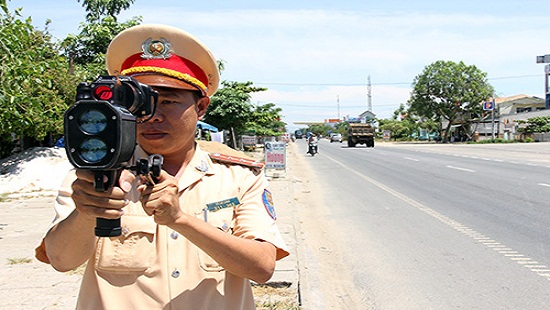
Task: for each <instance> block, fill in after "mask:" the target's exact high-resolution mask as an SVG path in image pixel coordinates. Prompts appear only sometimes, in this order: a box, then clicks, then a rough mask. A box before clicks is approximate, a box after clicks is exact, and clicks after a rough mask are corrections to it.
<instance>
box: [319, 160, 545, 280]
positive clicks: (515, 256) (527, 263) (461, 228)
mask: <svg viewBox="0 0 550 310" xmlns="http://www.w3.org/2000/svg"><path fill="white" fill-rule="evenodd" d="M325 158H328V159H329V160H331V161H333V162H335V163H336V164H338V165H340V166H342V168H344V169H346V170H348V171H349V172H350V173H353V174H355V175H357V176H358V177H360V178H362V179H364V180H365V181H367V182H369V183H371V184H372V185H374V186H376V187H378V188H380V189H381V190H383V191H385V192H386V193H388V194H390V195H392V196H394V197H396V198H398V199H401V200H403V201H404V202H406V203H408V204H409V205H411V206H413V207H415V208H417V209H418V210H419V211H422V212H424V213H426V214H428V215H430V216H431V217H433V218H434V219H437V220H439V221H441V222H442V223H444V224H446V225H448V226H449V227H451V228H452V229H454V230H456V231H457V232H460V233H462V234H463V235H465V236H467V237H469V238H471V239H472V240H474V241H476V242H477V243H479V244H482V245H483V246H486V247H487V248H491V247H493V246H499V248H498V249H495V248H494V250H497V251H498V250H500V251H498V253H499V254H501V255H502V257H505V258H507V259H510V260H512V261H514V262H516V263H518V264H520V265H522V266H524V267H526V268H529V270H530V271H532V272H534V273H536V274H537V275H539V276H542V277H550V274H549V273H547V272H546V271H539V270H541V269H545V268H546V266H545V265H541V264H540V263H539V262H537V261H534V260H532V259H531V258H529V257H526V256H525V255H523V254H521V253H519V252H517V251H514V250H512V249H511V248H509V247H507V246H506V245H504V244H502V243H500V242H498V241H496V240H494V239H492V238H489V237H487V236H485V235H483V234H482V233H479V232H477V231H475V230H474V229H471V228H469V227H468V226H466V225H464V224H461V223H459V222H457V221H455V220H453V219H451V218H450V217H448V216H446V215H443V214H441V213H439V212H437V211H435V210H434V209H432V208H430V207H427V206H425V205H423V204H421V203H420V202H418V201H416V200H414V199H412V198H410V197H408V196H406V195H404V194H401V193H400V192H398V191H396V190H394V189H392V188H389V187H387V186H386V185H384V184H382V183H380V182H378V181H376V180H374V179H373V178H370V177H368V176H366V175H364V174H362V173H360V172H358V171H357V170H355V169H352V168H351V167H349V166H347V165H346V164H344V163H342V162H339V161H337V160H336V159H334V158H332V157H330V156H326V155H325ZM448 167H449V166H448ZM468 170H469V169H468ZM471 171H472V172H475V171H473V170H471Z"/></svg>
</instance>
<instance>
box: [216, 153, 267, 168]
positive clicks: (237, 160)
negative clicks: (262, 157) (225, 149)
mask: <svg viewBox="0 0 550 310" xmlns="http://www.w3.org/2000/svg"><path fill="white" fill-rule="evenodd" d="M209 155H210V158H211V159H212V160H213V161H217V162H220V163H224V164H232V165H241V166H245V167H249V168H254V169H263V167H264V166H265V163H262V162H259V161H255V160H253V159H250V158H243V157H238V156H233V155H225V154H220V153H209Z"/></svg>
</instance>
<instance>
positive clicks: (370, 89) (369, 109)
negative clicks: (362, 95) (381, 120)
mask: <svg viewBox="0 0 550 310" xmlns="http://www.w3.org/2000/svg"><path fill="white" fill-rule="evenodd" d="M371 91H372V87H371V84H370V75H369V76H367V111H369V112H372V93H371Z"/></svg>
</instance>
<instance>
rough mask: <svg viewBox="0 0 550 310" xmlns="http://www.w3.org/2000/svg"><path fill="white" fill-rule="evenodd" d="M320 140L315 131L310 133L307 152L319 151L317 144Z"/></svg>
mask: <svg viewBox="0 0 550 310" xmlns="http://www.w3.org/2000/svg"><path fill="white" fill-rule="evenodd" d="M318 141H319V140H318V139H317V135H315V134H314V133H311V134H310V135H309V138H308V139H307V144H308V149H307V153H309V154H311V155H313V154H315V153H317V152H318V151H319V149H318V145H317V143H318Z"/></svg>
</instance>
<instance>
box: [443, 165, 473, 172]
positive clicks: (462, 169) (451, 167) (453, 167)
mask: <svg viewBox="0 0 550 310" xmlns="http://www.w3.org/2000/svg"><path fill="white" fill-rule="evenodd" d="M446 167H447V168H449V169H456V170H460V171H466V172H476V171H475V170H472V169H467V168H461V167H455V166H449V165H447V166H446Z"/></svg>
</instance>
